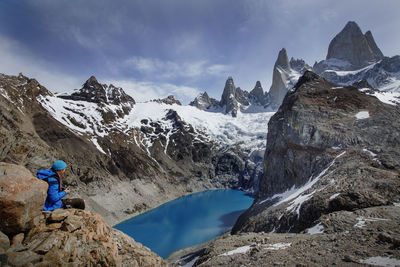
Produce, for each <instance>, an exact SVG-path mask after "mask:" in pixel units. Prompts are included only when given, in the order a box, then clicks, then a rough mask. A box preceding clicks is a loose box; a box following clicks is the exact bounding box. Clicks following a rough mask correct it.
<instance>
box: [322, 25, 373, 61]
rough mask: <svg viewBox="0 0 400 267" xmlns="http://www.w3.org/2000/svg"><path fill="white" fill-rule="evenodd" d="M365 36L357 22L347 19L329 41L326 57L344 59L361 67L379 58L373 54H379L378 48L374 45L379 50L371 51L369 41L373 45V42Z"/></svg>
mask: <svg viewBox="0 0 400 267" xmlns="http://www.w3.org/2000/svg"><path fill="white" fill-rule="evenodd" d="M367 36H369V34H367ZM367 36H364V34H363V33H362V31H361V29H360V27H359V26H358V25H357V23H355V22H354V21H349V22H348V23H347V24H346V26H345V27H344V28H343V29H342V30H341V31H340V32H339V33H338V34H337V35H336V36H335V37H334V38H333V39H332V41H331V42H330V44H329V48H328V54H327V56H326V59H327V60H328V59H331V58H336V59H340V60H345V61H347V62H349V63H351V64H352V65H353V66H355V67H363V66H366V65H368V64H371V63H372V62H376V61H377V60H379V59H377V57H376V56H375V54H376V53H378V54H379V52H380V50H379V49H378V48H377V47H376V49H375V50H379V52H377V51H376V52H373V50H374V49H373V48H371V47H370V43H371V45H372V46H374V43H375V42H374V41H371V42H370V41H369V40H368V37H367ZM371 36H372V35H371ZM372 40H373V39H372ZM375 46H376V44H375Z"/></svg>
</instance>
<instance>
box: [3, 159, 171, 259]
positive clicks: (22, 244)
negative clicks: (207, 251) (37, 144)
mask: <svg viewBox="0 0 400 267" xmlns="http://www.w3.org/2000/svg"><path fill="white" fill-rule="evenodd" d="M0 173H1V175H0V187H1V192H0V199H1V200H0V206H1V210H0V215H1V218H2V219H1V221H0V229H1V232H0V255H1V257H0V263H1V265H2V266H3V265H4V266H67V265H74V266H83V265H86V266H96V265H98V264H100V265H102V266H167V265H168V264H167V263H166V262H165V261H163V260H162V259H161V258H160V257H159V256H157V255H156V254H154V253H153V252H151V251H150V250H149V249H148V248H146V247H144V246H142V245H141V244H139V243H136V242H135V241H134V240H133V239H132V238H130V237H128V236H127V235H125V234H123V233H122V232H120V231H118V230H116V229H113V228H111V227H110V226H108V225H107V224H106V223H105V221H104V219H103V218H102V217H101V216H100V215H98V214H95V213H92V212H90V211H84V210H76V209H57V210H55V211H53V212H42V211H41V210H42V208H43V204H44V201H45V196H46V191H47V185H46V183H45V182H43V181H40V180H39V179H38V178H35V177H33V176H32V174H31V173H30V172H29V171H28V170H27V169H25V168H24V167H22V166H18V165H13V164H6V163H0ZM27 222H29V223H27ZM4 233H6V234H7V235H8V236H7V235H5V234H4ZM10 240H12V241H11V242H10Z"/></svg>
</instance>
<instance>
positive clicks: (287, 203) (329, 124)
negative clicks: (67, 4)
mask: <svg viewBox="0 0 400 267" xmlns="http://www.w3.org/2000/svg"><path fill="white" fill-rule="evenodd" d="M268 127H269V131H268V137H267V148H266V152H265V157H264V172H263V176H262V178H261V181H260V191H259V194H258V197H257V200H256V201H255V203H254V204H253V206H252V207H251V208H250V209H249V210H248V211H246V212H245V213H244V214H243V215H242V216H241V217H240V218H239V220H238V221H237V223H236V225H235V227H234V229H233V232H238V231H256V232H259V231H265V232H269V231H272V230H274V231H278V232H285V231H293V232H299V231H302V230H304V229H306V228H307V227H310V226H311V224H312V223H313V222H314V221H315V220H317V219H318V218H319V217H320V216H321V214H327V213H330V212H333V211H335V210H342V209H345V210H348V209H350V210H356V209H361V208H366V207H370V206H379V205H385V204H388V203H391V202H395V201H396V198H397V197H398V196H399V190H398V188H399V183H400V181H399V180H398V179H397V178H396V177H398V175H399V170H400V161H399V160H398V159H399V156H400V154H399V153H400V152H399V151H400V147H399V144H400V142H399V140H400V135H399V130H400V112H399V110H398V109H397V108H396V107H395V106H392V105H387V104H383V103H382V102H380V101H379V100H378V99H377V98H375V97H372V96H369V95H366V94H364V93H362V92H359V91H358V90H357V89H356V88H354V87H337V86H335V85H334V84H331V83H329V82H327V81H326V80H324V79H323V78H320V77H319V76H317V75H316V74H314V73H312V72H306V73H305V74H304V75H303V76H302V77H301V78H300V79H299V81H298V83H297V84H296V86H295V87H294V89H293V90H292V91H290V92H288V94H287V95H286V97H285V99H284V101H283V103H282V105H281V107H280V109H279V110H278V112H277V113H276V114H275V115H274V116H273V117H272V118H271V120H270V122H269V124H268ZM381 184H386V185H389V184H390V186H389V187H388V188H386V186H381ZM383 188H386V189H383ZM335 193H340V197H338V198H337V199H336V198H335V199H330V196H332V195H334V194H335ZM339 199H340V200H339ZM336 201H337V202H336ZM339 203H340V204H339Z"/></svg>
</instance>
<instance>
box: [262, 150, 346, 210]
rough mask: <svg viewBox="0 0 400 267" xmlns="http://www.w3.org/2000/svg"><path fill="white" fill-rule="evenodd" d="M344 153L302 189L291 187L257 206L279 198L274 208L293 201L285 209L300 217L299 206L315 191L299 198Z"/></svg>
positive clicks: (341, 154)
mask: <svg viewBox="0 0 400 267" xmlns="http://www.w3.org/2000/svg"><path fill="white" fill-rule="evenodd" d="M345 153H346V151H344V152H342V153H340V154H339V155H338V156H336V158H335V159H334V160H333V161H332V162H331V163H330V164H329V166H328V167H327V168H326V169H324V170H323V171H322V172H321V173H320V174H318V176H317V177H315V178H314V179H313V176H311V177H310V179H309V180H308V182H307V183H306V184H305V185H303V186H302V187H300V188H298V189H296V188H295V187H294V186H293V187H292V188H291V189H289V190H288V191H286V192H284V193H281V194H276V195H274V196H272V197H270V198H267V199H265V200H262V201H261V202H259V203H258V204H262V203H264V202H266V201H268V200H272V199H275V198H279V199H280V201H278V202H277V203H275V204H274V205H273V206H274V207H276V206H278V205H280V204H282V203H284V202H287V201H290V200H293V201H292V202H291V203H290V206H289V207H288V208H287V210H288V209H290V210H294V209H296V212H297V214H298V216H300V214H299V210H300V207H301V205H302V204H303V202H304V201H306V200H308V199H310V198H311V197H312V195H313V194H314V193H315V192H316V190H314V191H313V192H312V193H309V194H306V195H304V196H301V195H302V194H303V193H304V192H305V191H307V190H308V189H310V188H311V187H312V186H313V185H314V184H316V183H317V182H318V181H319V179H320V178H321V177H323V176H324V175H325V174H326V172H327V171H328V170H329V169H330V167H332V165H333V164H334V163H335V161H336V159H338V158H339V157H341V156H343V155H344V154H345Z"/></svg>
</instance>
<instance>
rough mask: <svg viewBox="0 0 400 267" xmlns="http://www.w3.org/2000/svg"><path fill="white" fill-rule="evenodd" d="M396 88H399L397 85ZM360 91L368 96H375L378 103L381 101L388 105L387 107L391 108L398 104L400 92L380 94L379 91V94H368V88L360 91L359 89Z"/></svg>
mask: <svg viewBox="0 0 400 267" xmlns="http://www.w3.org/2000/svg"><path fill="white" fill-rule="evenodd" d="M399 82H400V81H399ZM398 87H400V84H399V85H398ZM360 91H361V92H364V93H366V94H368V95H372V96H375V97H376V98H378V99H379V101H381V102H383V103H385V104H389V105H393V106H396V105H398V104H400V92H382V91H381V92H373V93H370V91H371V89H369V88H362V89H360Z"/></svg>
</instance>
